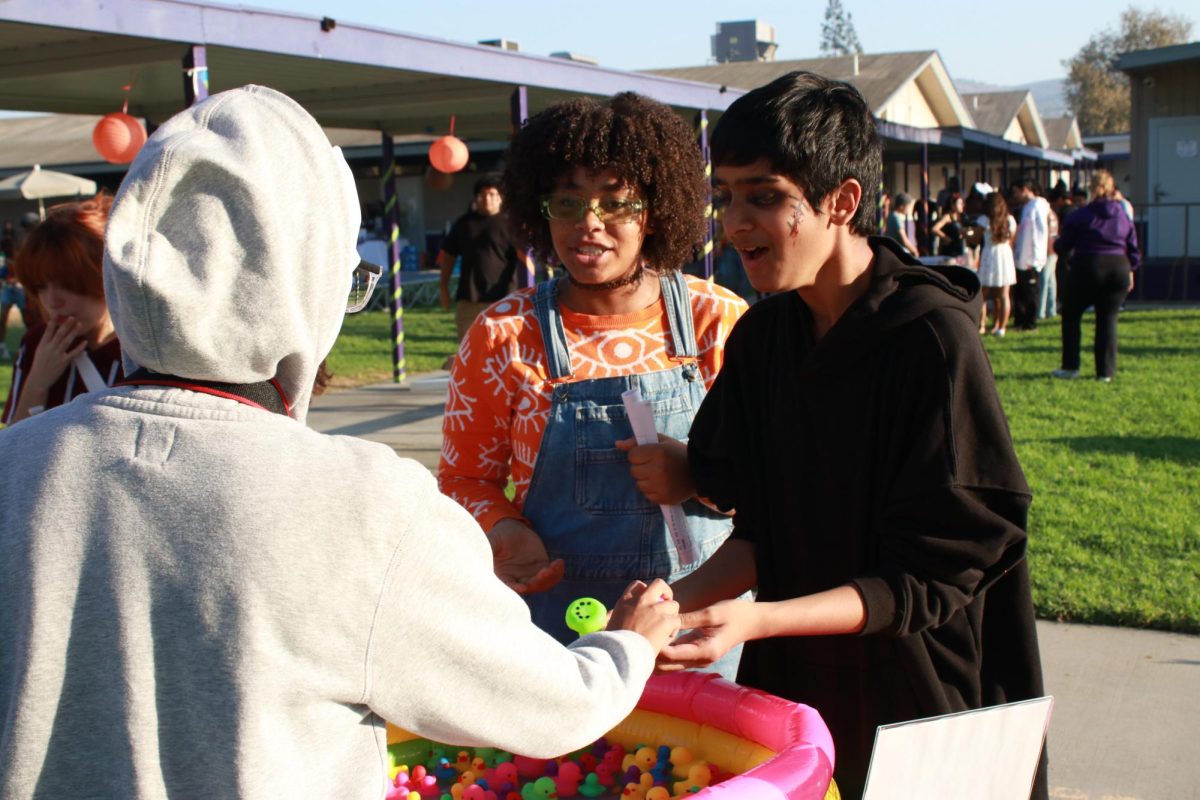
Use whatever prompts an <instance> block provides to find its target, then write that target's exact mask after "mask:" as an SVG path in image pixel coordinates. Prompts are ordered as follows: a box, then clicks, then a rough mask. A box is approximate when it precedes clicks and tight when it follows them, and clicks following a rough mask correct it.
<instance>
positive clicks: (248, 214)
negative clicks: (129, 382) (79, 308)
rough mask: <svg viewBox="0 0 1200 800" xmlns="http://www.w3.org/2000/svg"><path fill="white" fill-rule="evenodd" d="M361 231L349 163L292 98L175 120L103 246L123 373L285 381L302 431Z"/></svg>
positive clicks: (154, 145) (147, 156)
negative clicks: (145, 371)
mask: <svg viewBox="0 0 1200 800" xmlns="http://www.w3.org/2000/svg"><path fill="white" fill-rule="evenodd" d="M360 221H361V219H360V215H359V207H358V198H357V194H356V192H355V188H354V180H353V177H352V176H351V174H350V168H349V166H347V164H346V160H345V158H343V156H342V154H341V151H340V150H339V149H338V148H334V147H331V146H330V144H329V140H328V139H327V138H326V136H325V133H324V132H323V131H322V130H321V128H320V126H319V125H318V124H317V122H316V120H314V119H313V118H312V117H311V116H310V115H309V114H308V112H306V111H305V110H304V109H303V108H301V107H300V106H299V105H298V104H297V103H296V102H295V101H293V100H292V99H291V98H289V97H287V96H285V95H283V94H280V93H279V92H276V91H274V90H272V89H267V88H265V87H262V86H245V87H243V88H241V89H234V90H231V91H227V92H222V93H220V94H217V95H213V96H212V97H210V98H208V99H207V100H205V101H203V102H201V103H198V104H196V105H194V106H192V107H191V108H188V109H187V110H185V111H182V112H180V113H179V114H177V115H175V116H174V117H172V118H171V119H170V120H168V121H167V122H166V124H164V125H163V126H162V127H160V128H159V129H158V130H156V131H155V132H154V135H153V136H151V137H150V139H149V140H148V141H147V142H146V144H145V146H143V147H142V150H141V152H140V153H138V156H137V158H136V159H135V160H134V162H133V164H132V165H131V166H130V168H129V173H128V174H127V175H126V177H125V180H124V181H123V182H122V184H121V188H120V190H119V191H118V192H117V196H116V199H115V200H114V202H113V207H112V213H111V214H110V216H109V222H108V229H107V232H106V235H105V252H104V290H105V294H106V299H107V301H108V306H109V310H110V312H111V314H112V319H113V323H114V325H115V326H116V330H117V336H118V338H119V339H120V341H121V351H122V354H123V357H124V361H125V372H126V374H128V373H130V372H132V371H133V370H134V369H136V368H138V367H144V368H146V369H148V370H151V371H153V372H160V373H166V374H169V375H177V376H180V377H183V378H192V379H197V380H207V381H218V382H222V383H257V382H260V381H265V380H270V379H272V378H275V379H276V380H277V381H278V382H279V385H280V387H281V388H282V389H283V391H284V393H285V394H286V395H287V399H288V402H289V403H290V405H291V407H292V416H293V417H294V418H296V419H297V420H300V421H303V420H304V418H305V416H306V414H307V412H308V404H309V400H310V399H311V396H312V385H313V379H314V378H315V376H316V371H317V366H318V364H320V362H321V360H322V359H323V358H325V356H326V355H328V354H329V351H330V349H331V348H332V347H333V342H334V340H335V339H336V338H337V334H338V331H339V330H340V329H341V325H342V320H343V318H344V315H345V310H346V295H347V293H348V291H349V288H350V278H351V273H352V271H353V269H354V267H355V266H356V265H357V264H358V253H357V252H356V248H355V245H356V242H357V236H358V228H359V223H360Z"/></svg>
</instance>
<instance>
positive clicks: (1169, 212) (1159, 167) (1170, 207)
mask: <svg viewBox="0 0 1200 800" xmlns="http://www.w3.org/2000/svg"><path fill="white" fill-rule="evenodd" d="M1149 127H1150V137H1149V138H1150V152H1149V153H1148V154H1147V155H1148V159H1147V160H1148V162H1149V168H1150V170H1149V171H1150V175H1149V178H1150V180H1149V185H1148V188H1149V190H1150V197H1149V198H1148V199H1149V202H1150V208H1149V209H1147V211H1148V214H1147V222H1148V225H1147V228H1148V230H1147V239H1148V241H1147V242H1146V245H1145V249H1146V255H1147V256H1148V257H1150V258H1179V257H1180V256H1182V255H1183V254H1184V248H1185V243H1186V248H1187V254H1188V255H1190V256H1196V255H1200V117H1159V118H1157V119H1152V120H1150V125H1149Z"/></svg>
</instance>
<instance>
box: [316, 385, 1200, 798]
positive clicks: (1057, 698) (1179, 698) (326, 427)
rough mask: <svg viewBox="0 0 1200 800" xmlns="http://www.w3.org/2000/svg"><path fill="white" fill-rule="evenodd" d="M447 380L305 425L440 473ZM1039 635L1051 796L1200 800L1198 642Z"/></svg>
mask: <svg viewBox="0 0 1200 800" xmlns="http://www.w3.org/2000/svg"><path fill="white" fill-rule="evenodd" d="M446 384H447V374H446V373H445V372H434V373H428V374H423V375H415V376H413V377H412V378H411V379H410V380H409V381H407V382H406V383H405V384H403V385H395V384H376V385H374V386H365V387H362V388H359V389H352V390H346V391H336V392H329V393H327V394H325V395H324V396H322V397H319V398H317V399H316V400H315V402H314V403H313V406H312V409H311V410H310V412H309V417H308V421H309V424H310V425H311V426H312V427H313V428H315V429H316V430H319V431H322V432H324V433H336V434H345V435H349V436H360V437H362V438H364V439H369V440H371V441H376V442H383V443H384V444H387V445H390V446H391V447H392V448H393V449H394V450H395V451H396V452H397V453H399V454H400V455H401V456H404V457H406V458H413V459H416V460H417V461H419V462H420V463H422V464H424V465H425V466H426V467H428V468H429V469H430V470H436V469H437V462H438V454H439V451H440V449H441V438H442V437H441V423H442V405H443V403H444V402H445V399H446ZM1114 591H1119V589H1118V588H1116V587H1114ZM1038 636H1039V639H1040V641H1041V647H1042V667H1043V670H1044V672H1045V678H1046V692H1047V693H1048V694H1051V695H1053V696H1054V713H1053V716H1052V718H1051V721H1050V734H1049V737H1050V738H1049V741H1050V786H1051V791H1050V795H1051V797H1053V798H1057V800H1188V799H1189V798H1195V799H1196V800H1200V745H1197V744H1196V740H1197V738H1200V637H1198V636H1184V635H1179V634H1169V633H1159V632H1155V631H1141V630H1131V629H1126V628H1107V627H1098V626H1091V625H1067V624H1062V623H1054V622H1044V621H1043V622H1039V623H1038ZM931 800H933V799H932V798H931ZM955 800H969V798H956V799H955Z"/></svg>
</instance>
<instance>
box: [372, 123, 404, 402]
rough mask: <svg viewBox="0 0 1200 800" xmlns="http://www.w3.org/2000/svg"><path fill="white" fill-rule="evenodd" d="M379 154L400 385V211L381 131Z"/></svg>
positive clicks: (395, 372) (390, 153) (392, 157)
mask: <svg viewBox="0 0 1200 800" xmlns="http://www.w3.org/2000/svg"><path fill="white" fill-rule="evenodd" d="M381 135H382V136H383V148H382V149H383V154H382V156H381V158H380V160H381V163H380V165H379V174H380V183H381V186H380V188H381V190H382V194H383V214H384V219H385V220H387V226H388V255H389V256H390V260H391V262H392V263H391V264H390V269H389V270H388V274H389V276H390V278H391V286H392V293H391V296H390V298H389V300H388V308H389V309H391V312H392V381H393V382H394V383H400V382H401V381H403V380H404V379H405V378H406V377H407V376H408V373H407V370H406V369H405V363H404V303H403V301H402V298H401V289H400V209H399V208H398V207H397V204H396V144H395V142H393V141H392V135H391V134H390V133H388V132H387V131H382V132H381Z"/></svg>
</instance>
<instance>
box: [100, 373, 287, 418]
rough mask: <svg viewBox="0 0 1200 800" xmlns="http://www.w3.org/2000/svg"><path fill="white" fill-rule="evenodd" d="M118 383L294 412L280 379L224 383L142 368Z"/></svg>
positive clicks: (285, 414) (277, 412)
mask: <svg viewBox="0 0 1200 800" xmlns="http://www.w3.org/2000/svg"><path fill="white" fill-rule="evenodd" d="M113 385H114V386H170V387H172V388H175V389H188V390H190V391H193V392H200V393H201V394H211V395H214V396H215V397H224V398H225V399H227V400H236V401H238V402H239V403H242V404H243V405H247V406H252V407H253V408H261V409H263V410H264V411H273V412H274V413H276V414H283V415H284V416H285V417H286V416H288V415H289V413H290V412H291V408H290V406H289V404H288V401H287V398H286V397H285V396H284V394H283V389H282V388H281V387H280V386H279V383H278V381H276V380H274V379H272V380H269V381H260V382H259V383H220V382H218V381H202V380H196V379H193V378H180V377H178V376H175V375H164V374H163V373H160V372H151V371H150V370H148V369H142V368H139V369H137V370H134V371H133V372H131V373H130V374H129V375H127V376H126V377H125V379H124V380H121V381H117V382H116V383H115V384H113Z"/></svg>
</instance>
